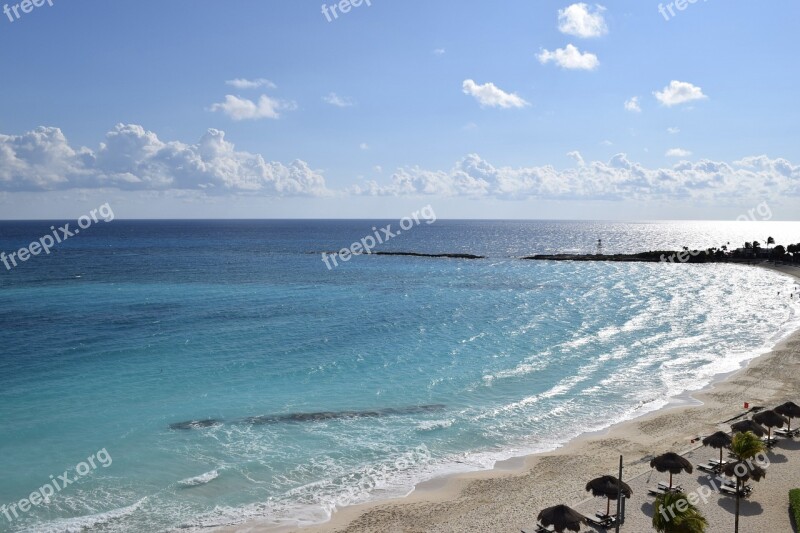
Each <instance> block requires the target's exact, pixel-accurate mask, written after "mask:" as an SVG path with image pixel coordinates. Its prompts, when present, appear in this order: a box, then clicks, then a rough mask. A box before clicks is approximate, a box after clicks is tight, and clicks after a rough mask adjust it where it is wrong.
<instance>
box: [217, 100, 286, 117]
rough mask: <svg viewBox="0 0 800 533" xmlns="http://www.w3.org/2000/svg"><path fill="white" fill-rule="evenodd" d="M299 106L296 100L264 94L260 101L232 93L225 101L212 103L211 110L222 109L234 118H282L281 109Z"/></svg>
mask: <svg viewBox="0 0 800 533" xmlns="http://www.w3.org/2000/svg"><path fill="white" fill-rule="evenodd" d="M296 108H297V104H295V103H294V102H286V101H283V100H278V99H277V98H270V97H269V96H267V95H266V94H262V95H261V97H260V98H259V99H258V102H254V101H253V100H248V99H247V98H240V97H238V96H233V95H232V94H229V95H226V96H225V101H224V102H222V103H219V104H212V106H211V108H210V109H211V111H222V112H223V113H225V114H226V115H228V117H230V118H231V119H233V120H258V119H262V118H272V119H277V118H280V113H279V111H282V110H293V109H296Z"/></svg>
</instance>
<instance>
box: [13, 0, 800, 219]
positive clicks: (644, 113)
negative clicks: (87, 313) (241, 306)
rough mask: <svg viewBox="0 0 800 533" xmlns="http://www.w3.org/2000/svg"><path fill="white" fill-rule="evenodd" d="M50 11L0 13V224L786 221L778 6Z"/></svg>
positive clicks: (791, 76) (788, 36)
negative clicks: (766, 215)
mask: <svg viewBox="0 0 800 533" xmlns="http://www.w3.org/2000/svg"><path fill="white" fill-rule="evenodd" d="M51 1H52V3H53V5H52V6H50V5H48V3H47V2H45V3H44V4H43V5H42V6H41V7H36V8H34V9H32V10H31V12H29V13H23V12H22V11H21V10H20V9H18V10H17V12H18V13H19V15H20V16H19V18H16V17H15V15H14V14H13V10H11V11H10V13H11V14H10V15H3V14H2V13H0V47H1V48H2V50H4V53H3V62H2V67H1V68H2V87H3V90H2V93H0V218H62V217H73V216H79V215H80V214H82V213H84V212H85V211H87V210H88V209H91V208H94V207H96V206H97V205H100V204H103V203H105V202H110V203H111V204H112V205H113V206H114V208H115V212H116V213H117V216H119V217H128V218H134V217H135V218H150V217H154V218H183V217H190V218H194V217H223V218H238V217H247V218H283V217H309V218H310V217H337V218H361V217H376V216H385V217H395V216H402V215H404V214H406V213H407V212H410V211H413V210H415V209H417V208H419V207H421V206H424V205H427V204H431V205H433V206H435V207H436V208H437V214H438V215H439V216H440V217H448V218H562V219H571V218H596V219H692V218H705V219H723V220H724V219H733V218H736V217H737V216H738V215H740V214H742V213H745V212H747V210H748V209H750V208H752V207H755V206H757V205H758V204H760V203H761V202H764V201H767V202H769V204H770V205H771V207H772V212H773V213H774V214H775V218H778V219H796V213H797V212H798V207H800V166H799V165H800V153H798V150H800V143H798V132H797V123H798V111H797V105H796V93H797V91H798V77H799V76H800V74H799V73H798V71H797V69H796V60H795V55H796V42H797V41H796V27H797V22H798V20H800V4H798V3H797V2H795V1H791V0H777V1H774V2H769V4H768V5H767V7H764V6H757V5H756V4H754V3H753V2H749V1H745V0H727V1H725V2H723V1H722V0H707V1H703V0H699V1H697V2H696V3H688V0H687V3H686V5H685V9H684V10H682V11H680V10H678V9H677V8H675V7H673V8H672V11H673V12H674V14H675V15H674V16H671V15H669V8H668V5H669V4H670V2H662V3H661V4H662V5H663V6H664V8H665V9H664V12H665V13H666V16H665V15H662V14H661V13H660V12H659V3H658V2H650V1H649V0H648V1H638V0H637V1H635V2H634V1H630V0H626V1H606V2H603V3H602V4H601V5H598V4H582V3H575V2H562V1H549V0H536V1H534V0H509V1H503V2H495V3H490V2H481V1H472V0H462V1H460V2H444V1H431V0H428V1H421V0H419V1H418V0H403V1H400V0H371V2H370V4H371V5H367V3H366V2H362V4H361V5H360V6H359V7H352V9H351V10H350V11H349V12H348V13H339V14H338V18H335V19H334V18H331V20H330V21H329V20H328V18H326V16H325V15H324V14H323V12H322V9H321V7H322V5H323V2H320V1H319V0H317V1H314V2H310V1H306V0H282V1H277V0H259V1H255V0H253V1H243V0H236V1H228V2H221V1H210V0H193V1H188V0H171V1H169V2H155V1H150V0H137V1H136V2H132V1H123V0H118V1H115V2H102V3H100V2H74V1H73V2H67V1H66V0H51ZM16 3H18V2H9V3H8V4H9V7H13V6H14V5H15V4H16ZM3 4H4V3H3V2H2V1H0V6H1V5H3ZM324 4H326V5H327V6H331V5H332V4H333V2H325V3H324ZM329 13H330V8H329ZM10 18H14V20H13V22H12V21H11V20H10ZM666 18H669V20H666ZM237 80H238V81H237ZM223 132H224V133H223Z"/></svg>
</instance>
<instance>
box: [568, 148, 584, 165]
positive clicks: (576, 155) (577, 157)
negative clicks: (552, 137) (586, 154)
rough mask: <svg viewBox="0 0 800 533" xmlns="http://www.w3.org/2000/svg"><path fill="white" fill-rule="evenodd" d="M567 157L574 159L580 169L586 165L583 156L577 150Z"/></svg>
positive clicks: (569, 153)
mask: <svg viewBox="0 0 800 533" xmlns="http://www.w3.org/2000/svg"><path fill="white" fill-rule="evenodd" d="M567 157H570V158H572V159H573V160H574V161H575V162H576V163H577V164H578V166H579V167H582V166H584V165H585V164H586V161H584V159H583V156H582V155H581V153H580V152H579V151H577V150H575V151H573V152H568V153H567Z"/></svg>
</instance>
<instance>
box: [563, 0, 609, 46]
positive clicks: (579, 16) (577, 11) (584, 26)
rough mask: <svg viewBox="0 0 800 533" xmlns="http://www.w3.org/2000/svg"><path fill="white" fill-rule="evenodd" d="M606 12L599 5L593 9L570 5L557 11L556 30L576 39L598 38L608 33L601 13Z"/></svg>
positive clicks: (582, 5)
mask: <svg viewBox="0 0 800 533" xmlns="http://www.w3.org/2000/svg"><path fill="white" fill-rule="evenodd" d="M605 10H606V8H605V7H603V6H601V5H596V6H595V7H594V8H592V7H590V6H588V5H586V4H584V3H580V4H572V5H571V6H569V7H567V8H565V9H559V10H558V29H559V30H560V31H561V32H562V33H566V34H569V35H575V36H576V37H583V38H589V37H600V36H602V35H605V34H607V33H608V26H607V25H606V21H605V18H603V12H604V11H605Z"/></svg>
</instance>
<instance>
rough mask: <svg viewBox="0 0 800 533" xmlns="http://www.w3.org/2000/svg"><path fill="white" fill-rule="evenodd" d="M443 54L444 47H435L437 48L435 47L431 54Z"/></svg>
mask: <svg viewBox="0 0 800 533" xmlns="http://www.w3.org/2000/svg"><path fill="white" fill-rule="evenodd" d="M444 54H445V49H444V48H437V49H435V50H434V51H433V55H436V56H443V55H444Z"/></svg>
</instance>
